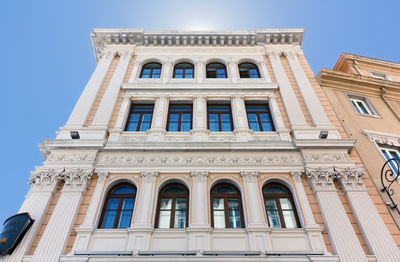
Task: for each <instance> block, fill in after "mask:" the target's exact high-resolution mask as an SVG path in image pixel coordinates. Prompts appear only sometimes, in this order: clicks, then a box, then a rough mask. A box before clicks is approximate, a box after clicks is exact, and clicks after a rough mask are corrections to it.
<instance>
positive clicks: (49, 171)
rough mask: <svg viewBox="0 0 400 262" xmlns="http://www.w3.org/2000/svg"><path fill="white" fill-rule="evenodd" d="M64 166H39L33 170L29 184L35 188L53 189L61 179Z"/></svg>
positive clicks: (42, 189)
mask: <svg viewBox="0 0 400 262" xmlns="http://www.w3.org/2000/svg"><path fill="white" fill-rule="evenodd" d="M63 171H64V169H62V168H58V169H57V168H44V167H37V168H36V170H35V171H32V172H31V177H30V178H29V182H28V184H29V185H31V186H32V189H33V190H41V191H53V190H54V188H55V186H56V185H57V184H58V182H59V181H60V180H61V174H62V172H63Z"/></svg>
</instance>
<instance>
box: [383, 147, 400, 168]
mask: <svg viewBox="0 0 400 262" xmlns="http://www.w3.org/2000/svg"><path fill="white" fill-rule="evenodd" d="M381 152H382V154H383V156H384V157H385V161H387V160H390V159H392V158H395V159H396V162H397V165H396V163H395V162H393V161H390V165H391V166H392V168H393V170H396V172H397V170H398V169H399V167H400V153H399V151H397V150H396V149H390V148H381Z"/></svg>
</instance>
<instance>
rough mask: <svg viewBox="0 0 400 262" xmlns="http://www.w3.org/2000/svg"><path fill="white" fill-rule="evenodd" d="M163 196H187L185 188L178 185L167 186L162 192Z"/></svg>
mask: <svg viewBox="0 0 400 262" xmlns="http://www.w3.org/2000/svg"><path fill="white" fill-rule="evenodd" d="M163 194H168V195H179V194H185V195H186V194H187V192H186V190H185V188H184V187H183V186H180V185H171V186H168V187H167V188H166V189H165V190H164V191H163Z"/></svg>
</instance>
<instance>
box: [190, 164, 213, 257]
mask: <svg viewBox="0 0 400 262" xmlns="http://www.w3.org/2000/svg"><path fill="white" fill-rule="evenodd" d="M191 176H192V181H193V186H192V193H191V204H190V206H189V211H190V216H189V217H190V225H189V228H188V231H189V250H196V251H203V250H210V230H211V228H210V223H209V221H208V214H209V212H208V210H209V206H208V200H207V199H208V198H207V196H208V190H207V177H208V171H192V172H191Z"/></svg>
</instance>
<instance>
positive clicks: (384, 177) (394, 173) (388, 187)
mask: <svg viewBox="0 0 400 262" xmlns="http://www.w3.org/2000/svg"><path fill="white" fill-rule="evenodd" d="M399 174H400V159H398V158H392V159H389V160H388V161H386V162H385V164H384V165H383V166H382V169H381V183H382V187H383V188H382V189H381V191H382V192H386V194H387V195H388V197H389V199H390V201H391V202H392V205H391V208H393V209H396V210H397V212H398V213H399V214H400V210H399V208H398V203H396V202H395V201H394V199H393V195H394V192H395V190H394V189H393V188H392V185H393V183H394V182H396V181H398V178H399Z"/></svg>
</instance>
